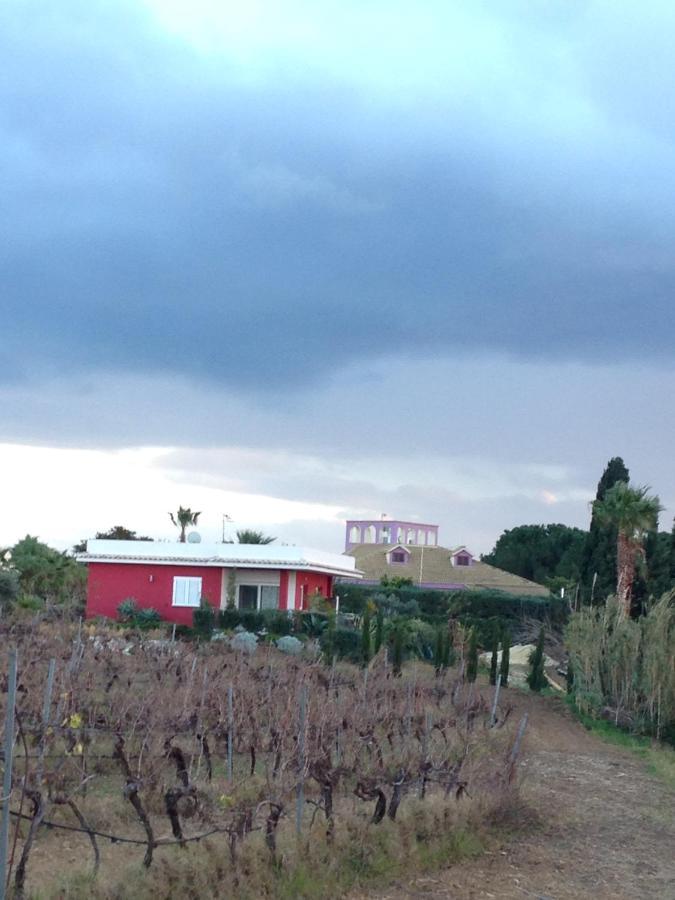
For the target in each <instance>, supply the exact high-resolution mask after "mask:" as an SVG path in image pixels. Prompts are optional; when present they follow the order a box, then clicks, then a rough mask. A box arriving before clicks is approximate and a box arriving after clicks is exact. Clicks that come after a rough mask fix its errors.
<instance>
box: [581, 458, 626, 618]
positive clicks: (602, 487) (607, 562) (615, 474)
mask: <svg viewBox="0 0 675 900" xmlns="http://www.w3.org/2000/svg"><path fill="white" fill-rule="evenodd" d="M629 480H630V475H629V472H628V469H627V468H626V465H625V463H624V461H623V460H622V459H621V457H620V456H614V457H612V459H610V460H609V462H608V463H607V465H606V467H605V471H604V472H603V473H602V477H601V478H600V481H599V482H598V489H597V492H596V495H595V503H598V502H600V501H602V500H604V499H605V494H606V493H607V491H609V490H611V488H613V487H614V485H616V484H618V483H619V482H624V483H626V484H628V482H629ZM595 503H594V504H593V506H592V515H591V526H590V529H589V532H588V537H587V538H586V544H585V546H584V549H583V554H582V560H581V587H582V594H583V597H584V599H585V600H587V601H590V600H591V599H592V600H593V601H594V602H601V601H603V600H604V599H605V598H606V597H608V596H609V594H611V593H612V591H613V590H614V589H615V587H616V546H617V531H616V527H615V526H614V525H613V524H611V523H607V522H604V523H603V522H601V521H600V520H599V519H598V515H597V512H596V506H595Z"/></svg>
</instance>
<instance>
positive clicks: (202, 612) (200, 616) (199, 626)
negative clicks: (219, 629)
mask: <svg viewBox="0 0 675 900" xmlns="http://www.w3.org/2000/svg"><path fill="white" fill-rule="evenodd" d="M215 626H216V611H215V609H214V608H213V607H212V606H211V604H210V603H209V602H208V600H204V599H202V601H201V603H200V605H199V608H198V609H195V610H194V611H193V613H192V627H193V628H194V630H195V632H196V633H197V634H198V635H199V637H201V638H203V639H204V640H205V641H209V640H211V636H212V634H213V629H214V628H215Z"/></svg>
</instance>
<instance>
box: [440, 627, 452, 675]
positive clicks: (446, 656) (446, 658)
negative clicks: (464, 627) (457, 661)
mask: <svg viewBox="0 0 675 900" xmlns="http://www.w3.org/2000/svg"><path fill="white" fill-rule="evenodd" d="M453 651H454V648H453V646H452V635H451V634H450V631H449V630H446V632H445V637H444V640H443V660H442V663H443V668H444V669H449V668H450V662H451V661H452V660H453V658H454V652H453Z"/></svg>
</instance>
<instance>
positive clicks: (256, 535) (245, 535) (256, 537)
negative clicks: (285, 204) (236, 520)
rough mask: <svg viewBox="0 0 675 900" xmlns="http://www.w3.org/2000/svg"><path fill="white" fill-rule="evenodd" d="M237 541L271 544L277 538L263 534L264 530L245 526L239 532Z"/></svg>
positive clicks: (241, 542)
mask: <svg viewBox="0 0 675 900" xmlns="http://www.w3.org/2000/svg"><path fill="white" fill-rule="evenodd" d="M237 541H238V542H239V543H240V544H271V543H272V541H276V538H275V537H270V536H269V535H267V534H263V533H262V531H253V530H252V529H250V528H243V529H242V530H241V531H238V532H237Z"/></svg>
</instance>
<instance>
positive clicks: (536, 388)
mask: <svg viewBox="0 0 675 900" xmlns="http://www.w3.org/2000/svg"><path fill="white" fill-rule="evenodd" d="M674 33H675V5H673V4H672V3H670V2H665V0H664V2H662V3H661V2H654V0H652V2H648V3H646V4H640V5H637V4H635V3H628V2H621V0H607V2H582V0H560V2H556V0H548V2H543V3H532V2H526V0H500V2H499V3H494V2H480V0H466V2H450V0H439V2H433V0H428V2H421V3H420V2H412V0H387V2H384V0H383V2H380V0H358V2H357V0H339V2H338V0H334V2H321V0H306V2H301V0H276V2H275V0H247V2H246V3H242V2H236V3H234V2H231V3H230V2H227V0H145V2H143V0H133V2H132V0H114V2H105V0H59V2H55V0H54V2H50V0H34V2H31V0H3V2H2V3H1V4H0V173H1V174H0V190H1V193H2V196H1V198H0V200H1V209H2V215H1V216H0V303H1V306H2V319H1V331H0V411H1V414H0V502H1V503H2V509H3V515H2V516H1V517H0V544H2V543H5V544H6V543H12V542H13V541H15V540H16V539H17V538H19V537H20V536H22V535H23V534H25V533H27V532H30V533H31V534H37V535H39V536H40V537H41V538H42V539H44V540H47V541H49V542H50V543H53V544H54V545H57V546H60V547H67V546H69V545H70V544H72V543H73V541H75V540H76V539H78V538H80V537H85V536H88V535H92V534H93V532H95V531H96V530H103V529H106V528H108V527H110V526H111V525H114V524H125V525H127V526H129V527H132V528H135V529H137V530H139V531H141V532H144V533H148V534H151V535H154V536H156V537H169V536H170V535H171V534H172V529H171V526H170V523H169V521H168V516H167V511H168V510H169V509H171V508H176V507H177V506H178V504H179V503H181V504H183V505H185V506H190V507H192V508H193V509H201V510H202V511H203V514H202V523H201V524H202V528H201V530H202V532H203V534H204V536H205V537H207V538H217V537H219V536H220V534H221V528H222V515H223V513H227V514H228V515H230V516H231V518H232V519H233V520H234V522H235V525H236V526H239V527H243V526H247V527H260V528H263V529H265V530H267V531H272V533H274V534H276V535H278V537H279V538H280V539H281V540H284V541H287V542H289V543H310V544H315V545H317V546H319V547H322V548H325V549H335V550H339V549H341V545H342V535H343V525H342V523H343V521H344V519H345V518H346V517H359V516H364V517H370V516H376V515H379V514H381V513H387V514H389V515H391V516H398V517H410V518H412V519H420V520H423V521H433V522H438V523H439V524H440V525H441V529H442V530H441V540H442V542H443V543H445V544H448V545H456V544H459V543H466V544H468V545H469V546H470V547H471V549H473V550H474V552H486V551H488V550H489V549H490V548H491V546H492V545H493V544H494V542H495V540H496V539H497V537H498V536H499V534H500V532H501V531H502V530H503V529H504V528H508V527H513V526H514V525H518V524H524V523H533V522H566V523H569V524H575V525H580V526H586V525H587V522H588V518H589V510H588V502H589V500H590V499H591V498H592V496H593V494H594V491H595V487H596V484H597V481H598V479H599V477H600V475H601V473H602V470H603V468H604V466H605V464H606V462H607V460H608V459H609V457H611V456H614V455H621V456H623V458H624V460H625V461H626V464H627V465H628V467H629V469H630V471H631V476H632V478H633V479H634V481H636V482H637V483H640V484H645V483H646V484H649V485H651V486H652V488H653V489H654V490H655V491H656V492H657V493H659V494H660V496H661V500H662V502H663V503H664V504H665V505H666V507H667V510H666V512H665V513H664V514H663V515H662V527H664V528H669V527H670V522H671V520H672V516H673V513H674V512H675V465H674V464H673V458H674V456H673V447H675V414H674V404H673V399H672V398H673V397H674V396H675V354H674V350H673V348H674V347H675V306H674V302H673V298H674V297H675V255H674V253H673V235H674V234H675V142H674V138H675V116H674V115H673V111H674V109H675V63H674V62H673V56H672V36H673V34H674ZM230 530H231V527H230Z"/></svg>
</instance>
